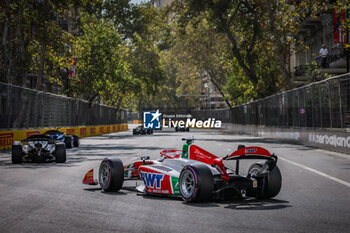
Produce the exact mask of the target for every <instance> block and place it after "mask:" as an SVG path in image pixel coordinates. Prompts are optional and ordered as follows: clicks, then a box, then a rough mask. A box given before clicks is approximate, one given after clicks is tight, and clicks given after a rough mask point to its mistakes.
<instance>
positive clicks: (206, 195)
mask: <svg viewBox="0 0 350 233" xmlns="http://www.w3.org/2000/svg"><path fill="white" fill-rule="evenodd" d="M179 186H180V194H181V197H182V199H183V200H184V201H185V202H204V201H207V200H209V199H210V197H211V194H212V192H213V189H214V180H213V175H212V173H211V171H210V168H208V167H207V166H206V165H203V164H194V165H187V166H185V167H184V168H183V169H182V171H181V173H180V178H179Z"/></svg>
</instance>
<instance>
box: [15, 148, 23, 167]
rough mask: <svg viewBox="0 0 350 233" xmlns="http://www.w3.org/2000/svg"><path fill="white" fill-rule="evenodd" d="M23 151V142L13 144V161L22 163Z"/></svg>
mask: <svg viewBox="0 0 350 233" xmlns="http://www.w3.org/2000/svg"><path fill="white" fill-rule="evenodd" d="M22 157H23V151H22V145H21V144H14V145H12V163H13V164H16V163H22Z"/></svg>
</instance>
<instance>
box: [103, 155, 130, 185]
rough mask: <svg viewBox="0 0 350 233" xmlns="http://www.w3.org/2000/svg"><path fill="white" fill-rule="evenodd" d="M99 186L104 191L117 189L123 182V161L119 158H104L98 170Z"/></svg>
mask: <svg viewBox="0 0 350 233" xmlns="http://www.w3.org/2000/svg"><path fill="white" fill-rule="evenodd" d="M98 179H99V182H100V186H101V188H102V189H103V190H104V191H105V192H112V191H118V190H120V189H121V188H122V186H123V183H124V169H123V163H122V161H121V160H120V159H108V158H105V159H104V160H103V161H102V162H101V164H100V169H99V172H98Z"/></svg>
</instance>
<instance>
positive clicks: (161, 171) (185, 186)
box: [83, 139, 282, 202]
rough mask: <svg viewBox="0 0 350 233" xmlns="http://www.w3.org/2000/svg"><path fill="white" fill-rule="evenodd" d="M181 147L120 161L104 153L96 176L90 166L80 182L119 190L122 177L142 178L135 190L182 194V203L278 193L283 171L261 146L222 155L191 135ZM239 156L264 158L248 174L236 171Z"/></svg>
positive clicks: (275, 157)
mask: <svg viewBox="0 0 350 233" xmlns="http://www.w3.org/2000/svg"><path fill="white" fill-rule="evenodd" d="M183 140H186V143H185V144H184V145H183V148H182V150H173V149H171V150H163V151H161V152H160V154H161V158H160V159H158V160H149V157H148V156H146V157H142V158H141V159H139V160H138V161H135V162H133V163H130V164H127V165H125V166H123V163H122V161H121V160H120V159H109V158H105V159H104V160H103V161H102V162H101V163H100V168H99V171H98V179H94V176H93V175H94V171H93V169H91V170H90V171H88V173H87V174H86V175H85V177H84V179H83V183H84V184H90V185H92V184H100V186H101V188H102V189H103V190H104V191H106V192H108V191H118V190H119V189H121V188H122V187H123V183H124V180H142V181H143V184H142V185H139V186H137V187H136V190H138V191H139V192H142V193H143V194H144V195H165V196H177V197H181V198H182V199H183V200H184V201H186V202H195V201H199V202H201V201H207V200H210V199H218V200H226V199H234V198H244V197H255V198H261V199H269V198H273V197H275V196H276V195H278V193H279V192H280V189H281V185H282V176H281V173H280V170H279V168H278V167H277V165H276V163H277V156H275V155H274V154H271V153H270V152H269V151H267V150H266V149H264V148H261V147H245V146H243V145H240V146H239V147H238V150H236V151H234V152H233V153H231V154H230V155H227V156H225V157H223V158H219V157H218V156H216V155H214V154H211V153H210V152H208V151H206V150H204V149H202V148H200V147H198V146H196V145H194V144H193V140H194V139H183ZM242 159H244V160H245V159H254V160H263V161H264V162H258V163H253V164H252V165H251V166H250V167H249V169H248V173H247V175H240V171H239V163H240V160H242ZM228 160H234V161H236V165H235V169H231V168H229V167H226V165H224V163H223V162H224V161H228Z"/></svg>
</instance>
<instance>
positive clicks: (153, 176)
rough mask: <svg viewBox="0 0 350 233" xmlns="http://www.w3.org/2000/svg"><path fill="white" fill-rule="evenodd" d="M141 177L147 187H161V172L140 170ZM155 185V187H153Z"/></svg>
mask: <svg viewBox="0 0 350 233" xmlns="http://www.w3.org/2000/svg"><path fill="white" fill-rule="evenodd" d="M140 175H141V179H142V180H143V182H144V183H145V185H146V186H147V187H149V188H155V189H161V187H162V186H161V181H162V180H163V178H164V175H163V174H158V173H151V172H142V171H141V172H140ZM154 186H155V187H154Z"/></svg>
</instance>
